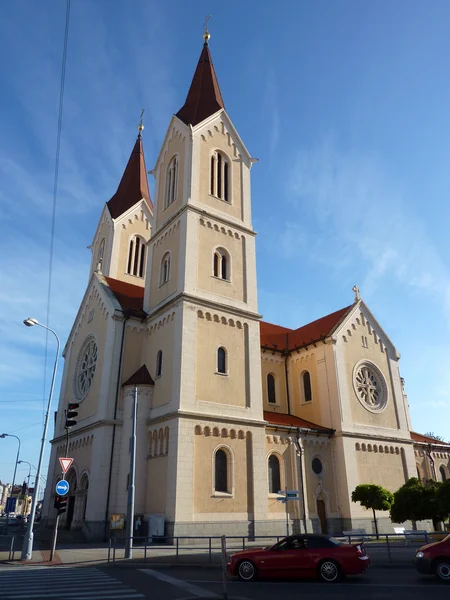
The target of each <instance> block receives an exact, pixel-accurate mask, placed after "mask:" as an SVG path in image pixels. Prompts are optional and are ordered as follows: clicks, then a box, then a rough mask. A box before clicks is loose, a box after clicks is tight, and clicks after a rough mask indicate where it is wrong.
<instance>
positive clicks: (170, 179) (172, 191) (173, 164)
mask: <svg viewBox="0 0 450 600" xmlns="http://www.w3.org/2000/svg"><path fill="white" fill-rule="evenodd" d="M177 188H178V160H177V157H176V156H174V157H173V158H172V160H171V161H170V163H169V167H168V169H167V176H166V199H165V202H164V208H167V207H168V206H170V205H171V204H172V202H175V200H176V199H177V191H178V190H177Z"/></svg>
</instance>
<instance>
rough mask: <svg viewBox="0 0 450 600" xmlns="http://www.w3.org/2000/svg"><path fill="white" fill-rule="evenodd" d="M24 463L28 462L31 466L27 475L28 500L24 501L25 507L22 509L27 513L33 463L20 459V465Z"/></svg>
mask: <svg viewBox="0 0 450 600" xmlns="http://www.w3.org/2000/svg"><path fill="white" fill-rule="evenodd" d="M22 463H26V464H27V465H28V466H29V467H30V468H29V469H28V477H27V501H26V502H25V503H24V507H23V511H22V514H25V512H26V508H27V505H28V491H29V489H30V477H31V463H29V462H28V461H27V460H19V462H18V464H19V465H20V464H22ZM24 500H25V498H24Z"/></svg>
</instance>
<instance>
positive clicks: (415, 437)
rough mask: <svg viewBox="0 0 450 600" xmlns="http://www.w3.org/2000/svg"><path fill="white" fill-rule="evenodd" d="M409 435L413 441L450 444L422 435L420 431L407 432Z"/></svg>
mask: <svg viewBox="0 0 450 600" xmlns="http://www.w3.org/2000/svg"><path fill="white" fill-rule="evenodd" d="M409 433H410V435H411V439H412V441H413V442H423V443H426V444H441V445H443V446H450V444H448V443H447V442H441V441H440V440H435V439H434V438H432V437H429V436H428V435H422V434H421V433H416V432H415V431H410V432H409Z"/></svg>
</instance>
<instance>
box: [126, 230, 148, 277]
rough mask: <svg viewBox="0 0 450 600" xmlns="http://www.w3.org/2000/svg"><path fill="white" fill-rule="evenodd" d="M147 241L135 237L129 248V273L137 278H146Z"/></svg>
mask: <svg viewBox="0 0 450 600" xmlns="http://www.w3.org/2000/svg"><path fill="white" fill-rule="evenodd" d="M144 265H145V240H144V239H143V238H141V237H139V236H137V235H136V236H134V237H133V238H131V240H130V244H129V246H128V262H127V273H128V274H129V275H135V276H136V277H144Z"/></svg>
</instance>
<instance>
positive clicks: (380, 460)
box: [350, 442, 406, 492]
mask: <svg viewBox="0 0 450 600" xmlns="http://www.w3.org/2000/svg"><path fill="white" fill-rule="evenodd" d="M358 447H360V449H359V450H358V449H356V450H355V452H356V461H357V465H358V477H359V481H360V483H373V484H376V485H381V486H382V487H384V488H386V489H387V490H389V491H391V492H395V491H396V490H398V488H399V487H400V486H402V485H403V484H404V483H405V481H406V478H405V470H404V464H403V460H402V453H401V448H399V447H398V446H397V445H394V444H387V443H384V444H383V443H381V442H379V443H367V442H366V443H365V444H364V445H363V444H359V446H356V448H358ZM364 447H365V448H366V449H365V450H364ZM375 450H376V451H375ZM381 450H383V451H382V452H381ZM350 491H352V490H350Z"/></svg>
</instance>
